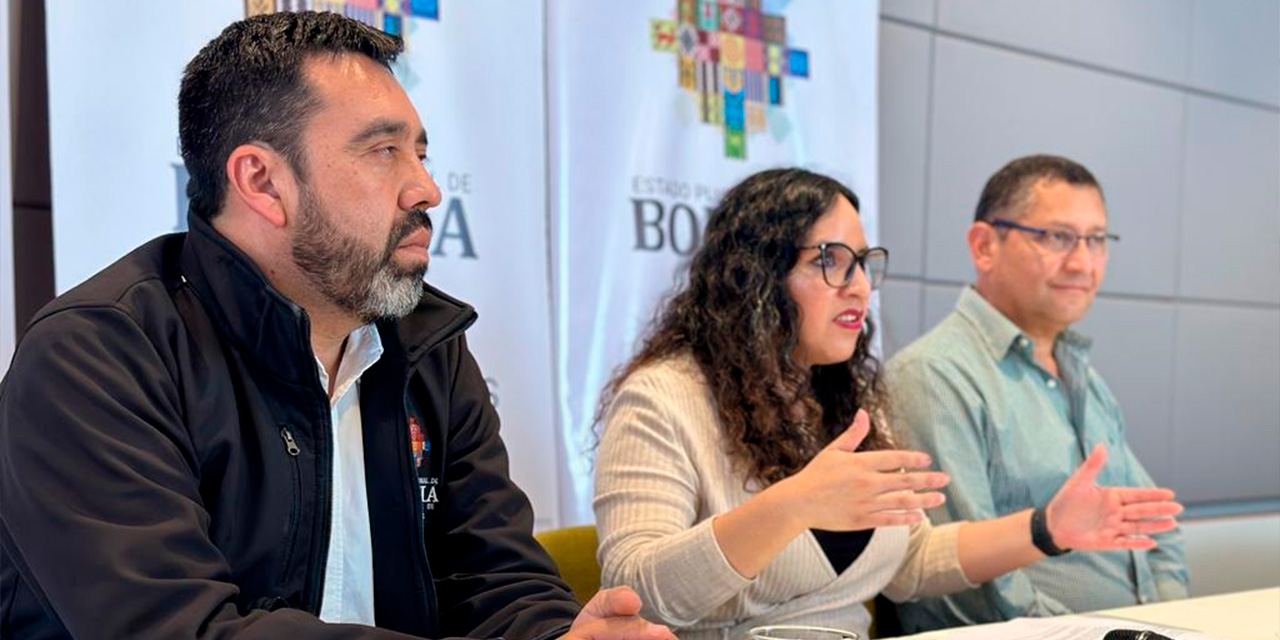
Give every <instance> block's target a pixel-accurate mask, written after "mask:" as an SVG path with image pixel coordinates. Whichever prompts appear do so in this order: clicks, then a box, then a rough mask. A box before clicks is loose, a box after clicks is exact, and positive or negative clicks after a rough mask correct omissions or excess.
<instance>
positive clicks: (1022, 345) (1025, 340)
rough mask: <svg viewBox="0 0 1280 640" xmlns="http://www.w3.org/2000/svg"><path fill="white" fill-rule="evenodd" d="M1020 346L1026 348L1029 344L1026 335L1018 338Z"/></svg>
mask: <svg viewBox="0 0 1280 640" xmlns="http://www.w3.org/2000/svg"><path fill="white" fill-rule="evenodd" d="M1018 346H1019V347H1023V348H1026V346H1027V339H1026V338H1025V337H1023V338H1018Z"/></svg>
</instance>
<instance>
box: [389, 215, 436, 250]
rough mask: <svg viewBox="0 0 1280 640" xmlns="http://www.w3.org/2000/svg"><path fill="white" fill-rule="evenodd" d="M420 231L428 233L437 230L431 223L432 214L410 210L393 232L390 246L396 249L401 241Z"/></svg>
mask: <svg viewBox="0 0 1280 640" xmlns="http://www.w3.org/2000/svg"><path fill="white" fill-rule="evenodd" d="M418 229H426V230H427V231H428V232H431V231H434V230H435V226H434V225H433V224H432V223H431V214H429V213H427V210H426V209H410V210H409V211H408V213H406V214H405V216H404V220H401V221H400V222H399V223H398V224H396V228H395V229H392V230H391V237H390V241H391V242H390V246H391V247H392V248H394V247H395V245H398V244H400V241H401V240H404V239H405V238H407V237H409V234H411V233H413V232H414V231H417V230H418Z"/></svg>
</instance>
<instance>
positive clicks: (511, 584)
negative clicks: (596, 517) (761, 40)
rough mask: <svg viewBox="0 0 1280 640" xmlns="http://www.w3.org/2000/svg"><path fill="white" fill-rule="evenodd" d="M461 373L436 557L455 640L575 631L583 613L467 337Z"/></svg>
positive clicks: (435, 524)
mask: <svg viewBox="0 0 1280 640" xmlns="http://www.w3.org/2000/svg"><path fill="white" fill-rule="evenodd" d="M457 349H458V350H459V352H458V357H457V358H456V360H455V362H456V366H455V368H454V370H453V372H452V378H451V388H450V392H449V393H450V398H449V424H448V425H445V429H446V434H447V435H446V446H447V451H446V452H445V468H444V470H443V477H442V478H441V482H442V483H443V484H444V487H445V496H446V497H445V498H443V499H442V500H441V502H440V503H438V504H437V506H436V511H435V512H433V514H432V516H431V518H430V519H431V521H432V524H431V527H432V530H433V534H432V535H431V537H430V538H429V539H428V542H427V547H428V548H427V554H428V556H429V558H430V562H431V571H432V574H433V577H434V579H435V583H436V590H437V594H438V598H439V604H440V616H439V617H440V623H441V630H442V632H443V633H444V635H447V636H468V637H473V638H485V637H496V636H503V637H505V638H507V639H508V640H532V639H535V638H545V637H552V636H558V635H560V634H562V633H563V632H565V631H567V630H568V628H569V625H570V624H571V623H572V622H573V619H574V617H575V616H576V615H577V614H578V611H579V606H578V602H577V600H576V599H575V598H574V597H573V595H572V593H571V592H570V590H569V587H568V585H567V584H565V582H564V581H563V580H561V578H560V576H559V574H558V572H557V571H556V569H555V564H554V563H553V562H552V560H551V558H550V556H548V555H547V553H546V551H544V550H543V549H542V547H541V546H540V545H539V544H538V542H537V541H536V540H535V539H534V538H533V509H532V507H531V506H530V504H529V499H528V498H527V497H526V496H525V494H524V492H523V491H521V490H520V488H519V487H517V486H516V484H515V483H514V482H512V480H511V476H510V473H509V467H508V460H507V450H506V447H505V445H504V444H503V442H502V438H501V437H500V436H499V433H498V428H499V425H498V415H497V412H496V411H495V410H494V408H493V404H492V403H491V402H490V401H489V391H488V386H487V385H486V384H485V381H484V377H483V376H482V375H481V373H480V368H479V366H478V365H477V364H476V361H475V358H473V357H472V355H471V353H470V351H469V350H468V349H467V345H466V341H465V338H460V339H459V341H458V346H457Z"/></svg>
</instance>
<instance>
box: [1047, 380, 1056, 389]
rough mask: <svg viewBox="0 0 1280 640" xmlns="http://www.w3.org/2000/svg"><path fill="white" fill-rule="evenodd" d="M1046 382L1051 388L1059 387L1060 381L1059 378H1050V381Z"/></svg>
mask: <svg viewBox="0 0 1280 640" xmlns="http://www.w3.org/2000/svg"><path fill="white" fill-rule="evenodd" d="M1045 384H1047V385H1049V388H1050V389H1057V388H1058V381H1057V380H1054V379H1053V378H1049V381H1048V382H1046V383H1045Z"/></svg>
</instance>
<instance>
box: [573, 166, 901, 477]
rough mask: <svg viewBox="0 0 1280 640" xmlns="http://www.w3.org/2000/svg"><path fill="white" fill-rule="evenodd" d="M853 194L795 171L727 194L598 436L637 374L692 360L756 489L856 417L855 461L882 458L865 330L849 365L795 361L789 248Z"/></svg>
mask: <svg viewBox="0 0 1280 640" xmlns="http://www.w3.org/2000/svg"><path fill="white" fill-rule="evenodd" d="M840 196H843V197H844V198H845V199H847V200H848V201H849V203H850V204H852V205H853V206H854V208H855V209H856V208H857V207H858V197H857V196H856V195H854V193H853V191H851V190H850V189H849V188H847V187H845V186H844V185H842V184H840V183H839V182H837V181H836V180H833V179H831V178H829V177H827V176H824V175H820V174H817V173H813V172H811V171H806V170H804V169H771V170H768V171H762V172H760V173H756V174H754V175H752V176H750V177H748V178H747V179H746V180H744V181H743V182H742V183H740V184H738V185H737V186H735V187H733V188H732V189H730V190H729V191H728V192H727V193H726V194H725V196H724V199H723V200H722V201H721V202H720V204H719V205H718V206H717V207H716V208H715V210H714V211H712V213H711V216H710V219H709V220H708V221H707V228H706V233H705V235H704V240H703V244H702V246H701V247H699V248H698V251H697V252H696V253H695V254H694V256H693V258H692V260H691V261H690V263H689V271H688V274H687V276H686V277H685V283H684V285H683V286H681V287H680V288H678V289H677V290H676V291H675V292H674V293H673V294H672V295H671V297H670V298H669V299H668V300H667V301H666V302H665V303H664V304H663V305H662V307H661V310H660V311H659V313H658V314H657V315H656V316H655V318H654V321H653V323H652V325H651V326H650V328H649V329H648V332H647V334H646V336H645V337H644V339H643V342H642V343H641V347H640V349H639V351H638V352H637V353H636V354H635V356H634V357H632V358H631V360H630V361H629V362H627V363H626V364H625V365H623V366H622V367H620V368H619V369H618V370H617V371H615V373H614V375H613V377H612V379H610V381H609V383H608V384H607V385H606V386H605V388H604V391H603V393H602V394H601V399H600V406H599V409H598V410H597V413H596V425H597V428H598V429H603V428H604V426H603V422H604V417H605V415H606V412H607V411H608V408H609V406H610V404H611V403H612V401H613V399H614V397H615V395H616V394H617V392H618V389H619V387H620V386H621V385H622V383H623V381H625V380H626V379H627V377H628V376H630V375H631V374H632V373H634V372H635V371H636V370H638V369H640V368H641V367H643V366H645V365H647V364H650V363H653V362H656V361H659V360H663V359H665V358H669V357H672V356H676V355H679V354H683V353H690V354H692V356H693V358H694V360H695V361H696V362H697V363H698V367H699V369H700V370H701V371H702V373H703V375H704V376H705V377H706V379H707V382H708V384H709V385H710V387H711V390H712V394H713V396H714V397H715V401H716V406H717V411H718V413H719V417H720V422H721V424H722V425H723V429H724V433H725V436H726V441H727V443H728V447H729V454H730V456H732V457H733V459H734V462H735V463H736V464H737V466H738V467H739V469H740V471H741V472H745V475H746V478H747V479H748V480H751V479H756V480H759V481H760V482H762V483H764V485H765V486H768V485H770V484H773V483H775V482H778V481H779V480H782V479H783V478H786V477H787V476H790V475H792V474H794V473H795V472H797V471H799V470H800V469H801V468H803V467H804V465H805V464H807V463H808V462H809V460H811V459H812V458H813V457H814V456H815V455H817V453H818V451H820V450H821V449H822V447H824V446H826V444H827V443H828V442H830V441H831V440H832V439H833V438H834V437H835V436H837V435H839V434H840V433H841V432H842V431H844V430H845V429H846V428H847V427H848V426H849V424H850V423H851V422H852V421H853V417H854V415H855V413H856V412H857V410H858V409H859V408H864V409H866V410H867V412H868V413H869V414H870V415H871V416H872V417H873V421H872V428H871V432H870V433H869V434H868V436H867V438H866V439H865V440H864V441H863V443H862V445H860V447H859V449H861V450H870V449H885V448H890V447H891V446H892V443H891V441H890V438H889V436H888V433H887V432H886V431H885V430H884V429H883V427H881V426H880V425H877V424H876V422H878V420H876V419H875V418H879V417H880V416H882V415H884V409H885V408H886V407H885V406H884V405H885V402H886V400H885V395H884V393H883V388H882V383H881V378H880V363H879V361H878V360H877V359H876V358H875V356H873V355H872V354H871V351H870V348H869V346H870V344H871V338H872V334H873V331H874V328H873V326H872V324H871V322H870V318H868V319H867V320H866V322H865V325H864V329H863V331H862V334H861V335H860V336H859V337H858V342H857V346H856V348H855V349H854V352H853V356H852V357H850V358H849V360H847V361H845V362H840V363H836V364H830V365H821V366H814V367H811V368H810V367H804V366H802V365H801V364H800V363H798V362H796V360H795V359H794V357H793V355H792V354H793V353H794V352H795V349H796V345H797V344H798V341H799V337H798V331H799V326H800V316H799V308H798V307H797V306H796V304H795V302H794V301H793V300H792V299H791V296H790V295H789V294H788V293H787V288H786V278H787V274H788V273H789V272H790V271H791V269H792V268H793V267H794V266H795V264H796V259H797V255H798V254H799V250H798V248H797V247H798V246H799V245H801V244H803V243H804V240H805V235H806V234H807V233H808V231H809V229H810V228H811V227H812V226H813V225H814V223H815V222H816V221H817V219H818V218H819V217H821V216H822V214H824V213H826V212H827V210H828V209H830V208H831V206H832V205H834V204H835V202H836V198H837V197H840Z"/></svg>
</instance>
